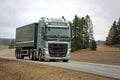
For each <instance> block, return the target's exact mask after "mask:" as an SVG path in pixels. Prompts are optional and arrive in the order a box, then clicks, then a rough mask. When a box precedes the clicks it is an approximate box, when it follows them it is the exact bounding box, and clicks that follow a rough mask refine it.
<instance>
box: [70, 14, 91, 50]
mask: <svg viewBox="0 0 120 80" xmlns="http://www.w3.org/2000/svg"><path fill="white" fill-rule="evenodd" d="M69 24H70V27H71V36H72V39H71V40H72V41H71V48H72V51H75V50H79V49H85V48H88V47H91V46H90V44H91V42H92V39H93V25H92V21H91V19H90V17H89V16H88V15H87V16H86V17H82V18H79V17H78V16H77V15H75V18H74V19H73V23H71V22H69Z"/></svg>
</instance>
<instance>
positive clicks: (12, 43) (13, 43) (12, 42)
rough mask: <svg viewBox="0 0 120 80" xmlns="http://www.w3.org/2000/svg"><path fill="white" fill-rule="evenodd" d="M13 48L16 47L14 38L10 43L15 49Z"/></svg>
mask: <svg viewBox="0 0 120 80" xmlns="http://www.w3.org/2000/svg"><path fill="white" fill-rule="evenodd" d="M13 48H15V41H14V40H12V41H11V43H10V45H9V49H13Z"/></svg>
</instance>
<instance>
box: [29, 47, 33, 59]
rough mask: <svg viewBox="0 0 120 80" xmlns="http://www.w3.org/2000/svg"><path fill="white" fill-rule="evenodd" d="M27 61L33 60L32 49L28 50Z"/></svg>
mask: <svg viewBox="0 0 120 80" xmlns="http://www.w3.org/2000/svg"><path fill="white" fill-rule="evenodd" d="M29 59H30V60H33V50H32V49H31V50H30V54H29Z"/></svg>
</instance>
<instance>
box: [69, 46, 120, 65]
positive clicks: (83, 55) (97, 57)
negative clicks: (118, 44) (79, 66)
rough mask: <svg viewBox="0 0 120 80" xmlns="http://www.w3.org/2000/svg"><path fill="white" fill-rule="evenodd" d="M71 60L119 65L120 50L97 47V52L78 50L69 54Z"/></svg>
mask: <svg viewBox="0 0 120 80" xmlns="http://www.w3.org/2000/svg"><path fill="white" fill-rule="evenodd" d="M71 56H72V58H71V59H72V60H77V61H82V62H92V63H102V64H113V65H120V48H115V47H109V46H98V47H97V51H91V50H90V49H85V50H79V51H76V52H73V53H72V54H71Z"/></svg>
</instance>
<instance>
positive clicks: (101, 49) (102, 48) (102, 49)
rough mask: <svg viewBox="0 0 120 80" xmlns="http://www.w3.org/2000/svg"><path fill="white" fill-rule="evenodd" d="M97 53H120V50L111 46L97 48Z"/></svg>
mask: <svg viewBox="0 0 120 80" xmlns="http://www.w3.org/2000/svg"><path fill="white" fill-rule="evenodd" d="M97 51H120V48H116V47H110V46H97Z"/></svg>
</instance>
